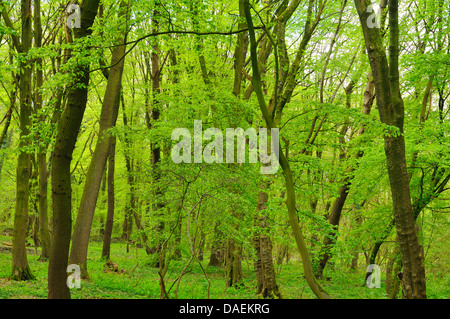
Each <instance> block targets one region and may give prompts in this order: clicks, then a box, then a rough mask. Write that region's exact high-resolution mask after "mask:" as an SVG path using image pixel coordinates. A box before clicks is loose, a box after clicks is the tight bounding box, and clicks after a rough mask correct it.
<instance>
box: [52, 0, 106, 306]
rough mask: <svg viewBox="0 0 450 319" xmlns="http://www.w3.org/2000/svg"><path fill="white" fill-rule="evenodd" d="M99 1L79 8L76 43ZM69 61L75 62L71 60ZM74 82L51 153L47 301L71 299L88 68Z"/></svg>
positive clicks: (86, 30)
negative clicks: (78, 149) (75, 169)
mask: <svg viewBox="0 0 450 319" xmlns="http://www.w3.org/2000/svg"><path fill="white" fill-rule="evenodd" d="M99 2H100V1H99V0H86V1H84V2H83V5H82V7H81V18H80V21H81V24H80V28H79V29H74V31H73V33H74V38H75V40H78V39H82V38H84V37H86V36H88V35H90V34H91V33H92V30H91V27H92V24H93V23H94V20H95V17H96V15H97V11H98V6H99ZM71 59H76V57H72V58H71ZM73 71H74V74H75V79H74V83H73V85H71V86H70V88H69V90H68V92H67V105H66V108H65V109H64V111H63V112H62V114H61V118H60V119H59V121H58V131H57V133H56V139H55V145H54V149H53V153H52V158H53V163H52V168H51V185H52V198H53V236H52V243H51V251H50V258H49V265H48V298H49V299H67V298H70V290H69V288H68V287H67V285H66V280H67V272H66V270H67V265H68V257H69V247H70V238H71V233H72V186H71V176H70V175H71V174H70V164H71V161H72V154H73V150H74V148H75V144H76V141H77V137H78V132H79V130H80V125H81V121H82V119H83V115H84V111H85V109H86V103H87V93H88V84H89V65H86V64H81V63H80V64H75V67H74V70H73Z"/></svg>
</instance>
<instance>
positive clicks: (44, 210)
mask: <svg viewBox="0 0 450 319" xmlns="http://www.w3.org/2000/svg"><path fill="white" fill-rule="evenodd" d="M34 28H35V30H34V41H35V46H36V47H38V48H39V47H41V46H42V27H41V3H40V0H35V1H34ZM42 85H43V71H42V59H41V58H37V59H36V89H35V90H36V92H35V103H34V104H35V110H36V112H38V111H39V110H41V108H42V93H41V92H40V90H41V87H42ZM40 120H41V121H44V120H45V119H44V118H43V117H41V118H40ZM37 162H38V164H37V166H38V171H39V195H38V199H39V233H40V242H41V247H42V249H41V255H40V257H39V259H40V260H47V259H48V257H49V256H50V232H49V227H48V199H47V191H48V170H47V150H46V148H44V147H39V151H38V154H37Z"/></svg>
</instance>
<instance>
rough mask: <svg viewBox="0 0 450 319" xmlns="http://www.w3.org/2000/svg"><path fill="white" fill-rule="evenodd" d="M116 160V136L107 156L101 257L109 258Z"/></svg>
mask: <svg viewBox="0 0 450 319" xmlns="http://www.w3.org/2000/svg"><path fill="white" fill-rule="evenodd" d="M115 162H116V138H115V137H114V138H113V140H112V141H111V148H110V150H109V157H108V213H107V215H106V224H105V231H104V236H103V250H102V258H105V259H107V260H109V259H110V252H111V236H112V230H113V225H114V207H115V205H114V170H115V169H114V168H115Z"/></svg>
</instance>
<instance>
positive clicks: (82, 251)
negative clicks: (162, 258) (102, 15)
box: [70, 2, 127, 278]
mask: <svg viewBox="0 0 450 319" xmlns="http://www.w3.org/2000/svg"><path fill="white" fill-rule="evenodd" d="M121 10H122V12H121V15H122V16H125V14H126V10H127V8H126V5H125V3H124V2H122V3H121ZM124 29H125V26H124ZM124 32H125V30H122V33H124ZM124 42H125V37H124V35H122V38H121V39H119V40H118V42H117V43H118V45H117V46H116V47H115V49H114V51H113V54H112V57H111V65H112V67H111V69H110V71H109V77H108V83H107V86H106V91H105V97H104V99H103V106H102V112H101V115H100V128H99V134H98V140H97V144H96V146H95V150H94V154H93V156H92V160H91V164H90V165H89V169H88V173H87V175H86V182H85V185H84V190H83V195H82V197H81V201H80V206H79V209H78V215H77V220H76V223H75V228H74V231H73V238H72V247H71V251H70V263H71V264H77V265H79V266H80V268H81V277H82V278H88V277H89V276H88V273H87V253H88V246H89V236H90V232H91V227H92V221H93V217H94V212H95V207H96V204H97V198H98V193H99V190H100V185H101V182H102V177H103V174H104V171H105V166H106V162H107V159H108V155H109V150H110V146H111V141H112V139H113V137H112V136H111V134H110V133H109V132H108V130H109V129H110V128H112V127H114V126H115V125H116V121H117V116H118V113H119V106H120V91H121V82H122V74H123V67H124V60H125V58H124V55H125V48H126V46H125V45H124V44H123V43H124Z"/></svg>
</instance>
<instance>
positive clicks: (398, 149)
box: [355, 0, 426, 299]
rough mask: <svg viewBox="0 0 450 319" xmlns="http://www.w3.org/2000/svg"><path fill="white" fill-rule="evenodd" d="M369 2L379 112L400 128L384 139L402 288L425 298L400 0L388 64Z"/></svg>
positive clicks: (369, 44)
mask: <svg viewBox="0 0 450 319" xmlns="http://www.w3.org/2000/svg"><path fill="white" fill-rule="evenodd" d="M368 5H369V2H368V1H367V0H366V1H364V2H361V1H360V0H355V6H356V8H357V11H358V14H359V17H360V20H361V25H362V29H363V33H364V39H365V42H366V49H367V52H368V57H369V61H370V65H371V68H372V72H373V76H374V81H375V92H376V96H377V105H378V111H379V114H380V119H381V121H382V122H383V123H384V124H387V125H390V126H395V127H396V128H398V131H399V132H398V133H399V134H385V136H384V141H385V154H386V164H387V169H388V175H389V182H390V186H391V194H392V201H393V209H394V219H395V225H396V227H397V238H398V242H399V245H400V250H401V255H402V262H403V267H404V274H403V281H402V282H403V291H404V294H405V297H406V298H408V299H416V298H426V282H425V267H424V262H423V259H424V257H423V255H422V253H421V247H420V243H419V240H418V238H417V234H416V231H415V228H414V225H415V221H414V214H413V209H412V205H411V194H410V189H409V178H408V171H407V166H406V156H405V140H404V135H403V124H404V105H403V99H402V97H401V93H400V83H399V69H398V57H399V44H398V39H399V26H398V0H391V1H389V34H390V45H389V64H388V60H387V57H386V53H385V49H384V47H383V44H382V41H381V36H380V31H379V30H378V29H377V28H369V26H368V25H367V21H368V18H369V15H370V13H369V12H368V11H367V7H368Z"/></svg>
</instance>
